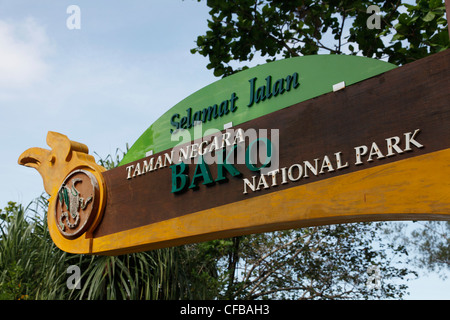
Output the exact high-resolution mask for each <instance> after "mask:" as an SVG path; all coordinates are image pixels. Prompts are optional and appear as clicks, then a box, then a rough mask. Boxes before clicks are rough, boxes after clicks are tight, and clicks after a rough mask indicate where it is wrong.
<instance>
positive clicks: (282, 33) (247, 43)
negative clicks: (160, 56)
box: [191, 0, 449, 76]
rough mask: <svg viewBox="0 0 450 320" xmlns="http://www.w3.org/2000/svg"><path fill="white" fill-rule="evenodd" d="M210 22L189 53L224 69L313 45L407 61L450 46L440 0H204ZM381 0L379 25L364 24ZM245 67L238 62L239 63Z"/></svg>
mask: <svg viewBox="0 0 450 320" xmlns="http://www.w3.org/2000/svg"><path fill="white" fill-rule="evenodd" d="M207 5H208V7H210V8H211V10H210V12H209V13H210V17H211V18H210V20H208V28H209V30H208V31H207V32H206V34H205V35H201V36H198V38H197V41H196V44H197V47H196V48H194V49H192V50H191V52H192V53H199V54H201V55H203V56H205V57H208V58H209V64H208V65H207V68H208V69H213V70H214V75H216V76H227V75H230V74H232V73H234V72H236V71H238V70H239V69H240V68H235V67H234V66H233V63H236V62H237V63H241V62H244V61H247V62H249V61H252V60H253V59H254V58H255V57H256V56H258V55H260V56H262V57H265V58H266V61H267V62H269V61H273V60H275V59H279V58H290V57H295V56H301V55H310V54H317V53H331V54H343V53H347V54H360V55H364V56H367V57H371V58H378V59H381V58H388V60H389V62H392V63H394V64H398V65H401V64H405V63H407V62H410V61H414V60H417V59H420V58H423V57H425V56H427V55H429V54H431V53H435V52H439V51H441V50H445V49H446V48H448V47H449V36H448V29H447V21H446V19H445V17H444V14H445V6H444V0H433V1H429V0H417V1H416V4H415V5H410V4H408V3H405V2H403V3H402V1H400V0H398V1H385V0H382V1H380V0H370V1H369V0H356V1H349V0H331V1H330V0H328V1H313V0H289V1H278V0H264V1H263V0H245V1H235V0H226V1H222V0H208V1H207ZM371 5H377V6H378V7H379V8H380V12H379V16H380V22H381V23H380V28H372V29H371V28H368V26H367V20H368V19H369V18H370V16H371V15H372V14H373V13H371V12H369V13H367V8H368V7H369V6H371ZM245 68H247V66H243V67H242V69H245Z"/></svg>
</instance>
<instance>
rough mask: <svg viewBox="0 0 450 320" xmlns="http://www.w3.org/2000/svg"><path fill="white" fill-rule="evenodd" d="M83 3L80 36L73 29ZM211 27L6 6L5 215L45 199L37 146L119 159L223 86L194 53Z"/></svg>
mask: <svg viewBox="0 0 450 320" xmlns="http://www.w3.org/2000/svg"><path fill="white" fill-rule="evenodd" d="M74 4H75V5H77V6H78V8H79V9H80V23H79V27H80V28H79V29H70V28H68V26H67V20H68V19H69V21H72V20H71V16H72V14H73V12H72V11H69V13H68V12H67V9H68V7H69V6H70V5H74ZM207 19H208V8H207V7H206V5H205V3H204V2H201V3H199V2H197V1H196V0H168V1H156V0H133V1H106V0H96V1H85V0H73V1H64V0H58V1H54V0H52V1H49V0H40V1H32V0H14V1H4V0H1V1H0V110H1V114H0V139H1V149H0V154H1V157H0V177H1V180H0V208H3V207H5V206H6V205H7V203H8V201H15V202H18V203H21V204H23V205H25V206H26V205H27V204H28V203H30V202H31V201H32V200H33V199H34V198H36V197H38V196H40V195H41V194H42V193H43V192H44V189H43V183H42V178H41V176H40V175H39V174H38V172H37V171H36V170H34V169H31V168H27V167H23V166H20V165H18V163H17V160H18V158H19V156H20V154H21V153H22V152H23V151H25V150H26V149H28V148H30V147H41V148H48V146H47V145H46V136H47V132H48V131H56V132H59V133H62V134H65V135H67V136H68V137H69V139H71V140H74V141H78V142H82V143H84V144H86V145H87V146H88V147H89V150H90V153H91V154H94V153H95V154H98V155H99V156H100V157H102V158H105V157H106V156H107V155H112V156H115V154H116V152H117V149H121V150H125V148H126V144H127V143H128V144H129V145H130V146H131V145H132V144H133V143H134V142H135V141H136V140H137V138H138V137H139V136H140V135H141V134H142V133H143V132H144V131H145V130H146V129H147V128H148V127H149V126H150V125H151V124H152V123H153V122H154V121H155V120H157V119H158V118H159V117H160V116H161V115H162V114H163V113H164V112H166V111H167V110H169V109H170V108H171V107H172V106H174V105H175V104H176V103H178V102H179V101H181V100H182V99H184V98H185V97H187V96H188V95H190V94H192V93H194V92H195V91H197V90H199V89H201V88H203V87H204V86H206V85H208V84H210V83H212V82H214V81H217V80H218V79H217V78H216V77H214V75H213V73H212V71H211V70H208V69H207V68H206V65H207V63H208V59H207V58H205V57H203V56H201V55H199V54H191V52H190V50H191V49H192V48H194V47H195V40H196V38H197V36H198V35H203V34H204V33H205V31H206V29H207ZM72 22H73V21H72ZM69 25H70V24H69ZM97 158H98V157H97ZM408 285H409V286H410V289H411V290H410V292H411V295H410V296H409V299H450V281H449V280H446V281H443V280H441V279H440V278H438V277H436V276H434V275H430V276H421V277H420V278H419V279H418V280H415V281H412V282H409V283H408Z"/></svg>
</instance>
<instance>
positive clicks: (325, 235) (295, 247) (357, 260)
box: [197, 223, 416, 300]
mask: <svg viewBox="0 0 450 320" xmlns="http://www.w3.org/2000/svg"><path fill="white" fill-rule="evenodd" d="M384 225H385V223H374V224H371V223H353V224H341V225H330V226H324V227H311V228H302V229H292V230H285V231H277V232H269V233H261V234H255V235H248V236H241V237H235V238H230V239H221V240H215V241H209V242H205V243H202V244H198V245H197V246H198V247H199V248H201V249H200V251H201V252H202V254H200V255H201V256H202V260H203V261H209V263H215V264H216V265H217V274H216V275H214V276H211V277H210V278H206V280H207V281H210V282H211V283H214V284H216V285H217V295H216V298H218V299H240V300H254V299H272V300H274V299H368V298H383V299H386V298H401V297H403V296H404V295H405V293H406V289H407V286H406V285H405V284H404V283H405V281H406V280H408V279H409V278H410V277H414V276H415V275H416V274H415V273H414V272H411V271H410V270H408V269H407V268H405V267H401V266H399V265H398V264H397V263H396V262H397V261H404V259H405V258H406V257H407V251H406V250H405V247H403V246H394V245H391V244H390V243H386V242H385V241H383V232H381V230H382V228H383V226H384ZM375 244H376V245H375ZM376 247H377V248H376ZM211 278H213V279H212V281H211ZM398 280H401V281H402V282H403V284H399V283H400V282H399V281H398Z"/></svg>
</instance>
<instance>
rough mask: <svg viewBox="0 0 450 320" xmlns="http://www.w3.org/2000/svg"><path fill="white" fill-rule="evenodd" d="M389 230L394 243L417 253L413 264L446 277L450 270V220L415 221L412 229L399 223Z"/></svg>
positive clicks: (389, 235)
mask: <svg viewBox="0 0 450 320" xmlns="http://www.w3.org/2000/svg"><path fill="white" fill-rule="evenodd" d="M387 231H388V237H390V239H391V242H392V243H397V244H398V245H402V246H404V247H406V248H408V250H409V251H411V252H414V253H415V254H414V255H413V257H414V259H411V263H412V264H413V265H415V266H417V267H419V268H420V269H422V270H425V271H429V272H435V273H436V274H438V275H439V276H441V277H442V278H446V272H448V271H450V222H448V221H415V222H414V228H413V229H412V230H411V229H410V228H408V225H407V224H405V223H397V224H395V225H392V227H391V228H390V229H388V230H387Z"/></svg>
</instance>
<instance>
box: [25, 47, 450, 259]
mask: <svg viewBox="0 0 450 320" xmlns="http://www.w3.org/2000/svg"><path fill="white" fill-rule="evenodd" d="M449 62H450V50H446V51H444V52H441V53H439V54H435V55H433V56H430V57H428V58H425V59H422V60H420V61H416V62H414V63H410V64H408V65H405V66H402V67H399V68H396V69H394V70H391V71H388V72H385V73H383V74H380V75H378V76H375V77H373V78H370V79H367V80H364V81H361V82H359V83H356V84H353V85H351V86H348V87H346V88H345V89H343V90H339V91H337V92H332V93H328V94H325V95H322V96H319V97H317V98H313V99H310V100H307V101H304V102H301V103H298V104H295V105H292V106H290V107H288V108H284V109H281V110H279V111H276V112H273V113H270V114H267V115H265V116H262V117H259V118H257V119H254V120H251V121H248V122H246V123H243V124H241V125H239V126H235V127H232V128H230V129H227V130H222V131H221V132H218V133H217V134H215V135H212V136H206V137H200V138H199V139H197V140H195V141H193V142H192V143H189V144H185V145H180V146H178V147H177V148H176V149H175V148H174V149H172V150H166V151H164V152H161V153H157V154H153V155H150V156H148V157H146V158H143V159H140V160H138V161H134V162H131V163H128V164H126V165H123V166H121V167H118V168H115V169H112V170H108V171H104V170H102V168H99V167H98V166H97V165H96V164H95V163H94V162H93V159H92V157H91V156H88V155H87V148H85V146H84V145H82V144H78V143H76V142H73V141H70V140H68V139H67V137H65V136H62V135H58V134H56V133H51V134H49V136H48V138H47V139H48V144H49V145H50V146H51V147H52V148H54V149H58V150H63V151H58V152H60V153H58V154H56V153H55V151H47V150H43V149H39V150H36V148H33V149H32V150H31V151H27V152H25V153H24V154H23V155H22V156H21V158H20V160H19V162H20V163H21V164H24V165H28V166H31V167H35V168H36V169H38V171H39V172H40V173H41V174H42V176H43V177H46V176H51V177H54V178H53V180H54V181H52V183H47V184H46V191H47V192H48V193H49V194H51V195H52V198H51V201H50V207H49V216H48V219H49V226H50V232H51V234H52V238H53V239H54V241H55V243H56V244H57V245H58V246H59V247H60V248H62V249H63V250H66V251H70V252H76V253H94V254H119V253H126V252H133V251H141V250H149V249H154V248H161V247H165V246H173V245H179V244H184V243H189V242H194V241H205V240H209V239H215V238H219V237H229V236H235V235H242V234H248V233H255V232H263V231H271V230H278V229H285V228H294V227H303V226H311V225H320V224H330V223H344V222H357V221H374V220H411V219H429V220H432V219H445V220H449V219H450V197H449V194H450V183H449V179H448V177H449V175H450V107H449V101H450V90H449V88H450V67H449ZM253 107H257V106H253ZM255 141H260V142H261V143H260V144H257V143H256V144H255ZM263 142H264V143H263ZM269 143H270V145H271V149H270V150H269V149H267V145H268V144H269ZM60 146H64V148H62V149H61V147H60ZM213 146H215V148H214V150H215V151H211V152H208V151H207V149H208V148H210V150H213ZM264 146H266V147H264ZM222 147H223V148H222ZM253 148H254V150H262V153H263V154H264V153H268V152H269V153H271V154H272V158H271V162H270V163H264V161H265V160H264V158H263V159H260V161H259V162H255V163H252V162H251V161H250V160H249V159H250V158H251V157H250V156H249V155H250V154H251V152H250V151H252V150H253ZM258 148H259V149H258ZM231 151H233V152H231ZM36 154H37V155H38V156H36ZM55 154H56V155H55ZM213 154H215V155H216V156H217V157H219V158H220V157H222V160H223V159H224V160H225V163H223V162H222V163H217V162H208V160H207V159H208V155H213ZM180 155H183V156H185V158H186V159H185V160H187V159H189V160H191V161H190V162H189V161H183V162H178V161H177V159H178V158H180ZM189 155H192V157H189ZM200 155H203V156H202V157H200ZM219 155H220V156H219ZM275 155H276V157H274V156H275ZM249 157H250V158H249ZM61 158H63V159H65V161H66V162H64V163H66V164H61V162H60V160H59V159H61ZM35 159H38V160H35ZM42 159H49V162H46V160H42ZM199 159H203V161H199ZM199 162H200V164H199ZM67 163H71V164H70V165H68V164H67ZM43 164H44V165H43ZM55 168H58V169H57V170H56V169H55ZM258 168H260V169H261V170H258ZM55 170H56V171H55ZM74 170H87V171H91V172H93V175H90V174H85V176H86V177H84V176H83V177H84V178H83V179H86V181H88V180H89V179H90V180H91V181H94V180H95V181H96V186H97V187H96V188H97V189H96V191H95V195H96V196H95V199H98V202H95V203H94V202H92V203H90V202H89V200H88V199H89V197H91V196H90V193H89V192H91V191H89V190H88V189H86V190H85V191H83V190H84V189H81V188H78V187H77V186H79V184H77V183H80V182H77V181H76V180H74V179H72V180H70V179H69V180H67V181H69V182H71V183H72V187H75V188H72V189H70V190H72V195H73V197H74V199H75V198H76V199H78V200H77V201H79V199H81V202H77V206H75V207H72V208H69V206H68V205H66V206H65V204H66V202H67V201H66V202H65V201H64V198H63V196H64V194H62V193H61V190H63V191H64V190H69V189H67V187H70V186H61V185H60V184H59V183H58V181H64V179H66V178H65V177H67V176H68V175H69V174H70V172H73V171H74ZM55 172H56V173H58V175H57V177H56V176H55ZM79 172H81V173H83V172H84V171H79ZM81 173H80V175H81ZM87 177H91V178H89V179H88V178H87ZM44 180H45V178H44ZM80 181H81V180H80ZM83 183H84V182H83ZM86 183H87V182H86ZM91 193H92V192H91ZM61 194H62V195H61ZM68 195H69V193H67V194H66V197H68ZM67 199H68V198H67ZM93 199H94V197H92V201H93ZM96 201H97V200H96ZM58 206H59V207H58ZM94 206H95V208H98V212H99V214H98V215H97V216H96V217H95V218H91V219H93V221H94V222H93V224H92V226H91V227H85V228H84V229H83V230H86V233H85V234H84V235H82V236H79V235H78V234H76V235H71V236H70V237H68V236H64V234H62V233H61V229H59V230H58V228H57V226H59V228H64V226H63V225H64V223H69V222H70V223H72V224H74V223H75V220H73V219H75V218H76V217H78V216H82V215H83V214H87V213H86V212H88V211H89V213H91V211H92V209H91V208H93V207H94ZM51 212H57V214H56V215H53V214H50V213H51ZM71 216H72V217H73V219H72V218H70V217H71ZM74 238H75V239H74Z"/></svg>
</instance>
